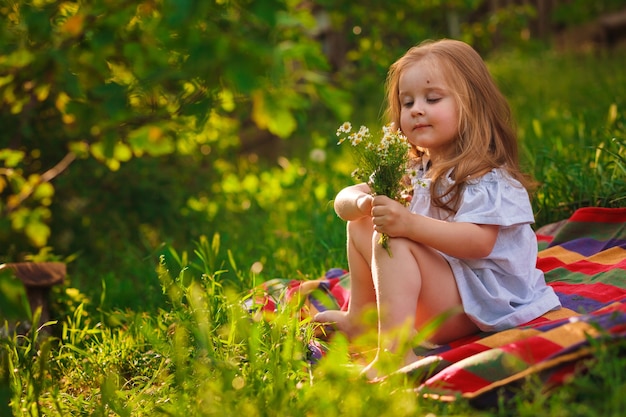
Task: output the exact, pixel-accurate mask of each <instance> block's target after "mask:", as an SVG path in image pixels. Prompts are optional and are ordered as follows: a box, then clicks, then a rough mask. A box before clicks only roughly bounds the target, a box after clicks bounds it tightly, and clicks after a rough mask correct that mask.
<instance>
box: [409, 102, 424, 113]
mask: <svg viewBox="0 0 626 417" xmlns="http://www.w3.org/2000/svg"><path fill="white" fill-rule="evenodd" d="M423 114H424V110H422V106H420V105H419V104H418V103H417V102H416V103H415V104H413V107H411V116H414V117H415V116H422V115H423Z"/></svg>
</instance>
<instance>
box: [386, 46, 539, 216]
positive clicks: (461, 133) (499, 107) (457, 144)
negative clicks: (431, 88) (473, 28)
mask: <svg viewBox="0 0 626 417" xmlns="http://www.w3.org/2000/svg"><path fill="white" fill-rule="evenodd" d="M418 61H423V62H425V63H428V64H430V65H433V68H434V69H435V70H436V71H439V72H440V73H441V75H442V76H443V77H444V81H445V82H446V83H447V85H448V87H449V88H450V89H451V93H452V94H453V95H454V98H455V100H456V103H457V108H458V111H459V115H458V116H459V117H458V120H459V125H458V139H457V140H455V141H453V142H452V144H451V145H450V149H448V154H447V156H446V157H445V158H442V160H437V163H436V164H434V165H433V166H432V167H431V168H430V170H429V176H430V177H431V179H432V186H431V196H432V201H433V204H434V205H436V206H438V207H441V208H443V209H445V210H447V211H449V212H451V213H455V212H456V211H457V208H458V204H459V198H460V195H461V191H462V188H463V187H464V186H465V183H466V182H467V181H468V180H469V179H472V178H477V177H480V176H482V175H484V174H485V173H487V172H489V171H490V170H491V169H493V168H502V169H504V170H506V171H507V172H508V174H509V175H510V176H511V177H513V178H514V179H516V180H518V181H519V182H520V183H521V184H522V186H524V187H525V188H527V189H530V188H532V187H533V186H534V184H533V182H532V180H531V179H530V178H529V177H528V176H526V175H525V174H524V173H522V172H521V171H520V167H519V161H518V148H517V146H518V145H517V135H516V133H515V126H514V124H513V120H512V117H511V110H510V108H509V105H508V103H507V101H506V99H505V97H504V96H503V95H502V93H501V92H500V90H499V89H498V87H497V86H496V84H495V82H494V81H493V79H492V77H491V75H490V73H489V70H488V69H487V67H486V65H485V63H484V61H483V60H482V58H481V57H480V55H479V54H478V53H477V52H476V51H475V50H474V49H473V48H472V47H471V46H469V45H468V44H466V43H464V42H461V41H456V40H450V39H442V40H439V41H425V42H423V43H421V44H419V45H418V46H414V47H412V48H411V49H409V50H408V51H407V53H406V54H404V55H403V56H402V57H401V58H400V59H398V60H397V61H396V62H395V63H394V64H393V65H392V66H391V67H390V69H389V73H388V76H387V83H386V92H387V111H386V117H387V119H388V121H389V122H393V124H394V126H398V127H399V126H400V110H401V103H400V96H399V80H400V76H401V74H402V73H403V71H404V70H405V69H406V68H408V67H410V66H411V65H413V64H415V63H416V62H418ZM413 153H414V156H415V157H416V158H421V157H422V156H423V155H424V154H426V153H427V149H421V148H418V147H414V148H413ZM448 173H451V174H450V175H451V176H452V179H453V180H454V182H453V183H452V185H451V186H449V187H444V186H443V183H442V179H443V177H444V176H445V175H447V174H448Z"/></svg>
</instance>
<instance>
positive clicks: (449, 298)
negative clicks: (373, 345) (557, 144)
mask: <svg viewBox="0 0 626 417" xmlns="http://www.w3.org/2000/svg"><path fill="white" fill-rule="evenodd" d="M376 240H377V237H376V236H375V237H374V242H375V241H376ZM390 245H391V251H392V254H393V257H389V255H388V253H387V251H386V250H385V249H383V248H381V247H380V246H379V245H377V244H374V249H373V250H374V252H373V253H374V257H373V263H372V272H373V279H374V284H375V287H376V296H377V304H378V317H379V336H378V339H379V343H378V354H377V357H376V358H375V359H374V361H373V362H372V363H371V364H370V365H368V367H367V368H366V369H365V370H364V372H365V373H366V375H367V376H369V377H374V376H376V374H377V370H376V362H377V361H378V359H379V356H380V354H381V352H383V351H388V352H391V353H396V352H398V349H399V348H400V346H398V344H399V340H398V339H397V334H398V333H397V332H398V330H400V329H402V328H404V329H407V328H408V329H419V328H421V327H422V326H423V325H424V324H426V323H427V322H428V321H430V320H432V319H433V318H435V317H437V316H438V315H440V314H445V313H448V312H450V311H452V310H453V309H455V308H456V309H459V311H461V312H460V313H456V314H453V315H452V316H451V317H450V318H448V319H447V320H446V321H445V322H444V324H443V325H442V326H441V327H440V328H439V329H438V330H437V331H436V332H435V334H434V335H433V336H432V337H431V338H430V340H431V341H432V342H435V343H445V342H448V341H450V340H453V339H455V338H459V337H462V336H465V335H468V334H471V333H473V332H475V331H476V330H477V328H476V326H475V325H474V324H473V323H472V322H471V321H470V319H469V318H468V317H467V316H466V315H465V314H464V313H462V310H461V308H462V305H461V297H460V295H459V291H458V288H457V286H456V281H455V279H454V275H453V273H452V270H451V269H450V266H449V265H448V263H447V261H446V260H445V259H444V258H443V257H442V256H441V255H440V254H439V253H438V252H436V251H435V250H433V249H431V248H429V247H427V246H424V245H421V244H419V243H416V242H413V241H411V240H408V239H403V238H393V239H391V240H390ZM398 353H399V352H398ZM417 359H418V358H417V357H416V356H415V354H414V353H413V352H412V350H411V349H408V352H407V353H406V354H404V359H403V364H404V365H407V364H409V363H411V362H414V361H415V360H417Z"/></svg>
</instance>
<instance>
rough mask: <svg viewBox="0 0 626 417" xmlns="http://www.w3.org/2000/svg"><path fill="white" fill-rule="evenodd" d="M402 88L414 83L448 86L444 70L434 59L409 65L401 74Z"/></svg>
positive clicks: (422, 60)
mask: <svg viewBox="0 0 626 417" xmlns="http://www.w3.org/2000/svg"><path fill="white" fill-rule="evenodd" d="M399 82H400V87H401V88H402V86H403V85H410V84H413V83H416V82H417V83H419V84H426V85H430V86H433V87H434V86H439V87H443V86H446V85H447V82H446V77H445V74H444V72H443V68H442V66H440V65H436V63H435V62H434V60H432V59H421V60H419V61H415V62H412V63H409V64H407V66H406V67H405V68H404V69H403V71H401V73H400V79H399Z"/></svg>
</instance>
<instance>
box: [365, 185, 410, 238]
mask: <svg viewBox="0 0 626 417" xmlns="http://www.w3.org/2000/svg"><path fill="white" fill-rule="evenodd" d="M410 219H411V212H410V211H409V209H408V208H406V207H405V206H404V205H402V204H400V203H398V202H397V201H395V200H392V199H391V198H389V197H387V196H384V195H377V196H375V197H373V198H372V221H373V223H374V230H376V231H377V232H378V233H384V234H386V235H388V236H390V237H403V236H405V234H406V232H407V230H408V227H407V226H408V222H410Z"/></svg>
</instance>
